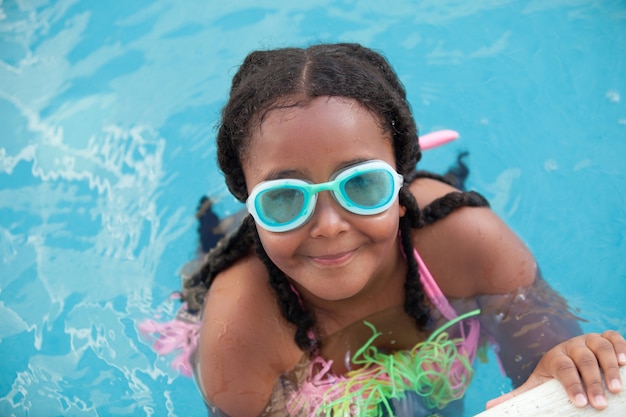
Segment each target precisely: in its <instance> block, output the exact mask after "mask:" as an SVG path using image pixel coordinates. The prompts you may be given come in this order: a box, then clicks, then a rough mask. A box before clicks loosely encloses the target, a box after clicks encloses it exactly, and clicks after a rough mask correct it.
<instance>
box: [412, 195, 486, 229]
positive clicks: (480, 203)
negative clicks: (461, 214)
mask: <svg viewBox="0 0 626 417" xmlns="http://www.w3.org/2000/svg"><path fill="white" fill-rule="evenodd" d="M461 207H489V202H488V201H487V200H486V199H485V197H483V196H482V195H480V194H478V193H477V192H475V191H469V192H461V191H454V192H451V193H448V194H446V195H444V196H443V197H440V198H438V199H436V200H435V201H433V202H432V203H430V204H429V205H428V206H426V207H424V210H422V215H421V223H422V224H423V225H424V226H426V225H429V224H433V223H434V222H436V221H437V220H441V219H443V218H444V217H446V216H447V215H449V214H450V213H452V212H453V211H455V210H457V209H459V208H461Z"/></svg>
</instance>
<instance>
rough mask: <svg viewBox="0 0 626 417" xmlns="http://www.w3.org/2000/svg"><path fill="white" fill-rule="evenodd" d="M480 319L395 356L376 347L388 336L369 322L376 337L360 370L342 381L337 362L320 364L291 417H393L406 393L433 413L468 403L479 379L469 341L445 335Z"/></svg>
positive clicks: (359, 355) (364, 350)
mask: <svg viewBox="0 0 626 417" xmlns="http://www.w3.org/2000/svg"><path fill="white" fill-rule="evenodd" d="M479 313H480V310H474V311H471V312H469V313H466V314H463V315H461V316H458V317H456V318H455V319H453V320H451V321H450V322H448V323H446V324H445V325H444V326H442V327H441V328H439V329H437V330H436V331H435V332H434V333H433V334H431V335H430V337H429V338H428V339H427V340H426V341H424V342H421V343H418V344H417V345H415V346H414V347H413V349H411V350H410V351H406V350H403V351H397V352H394V353H392V354H386V353H381V352H379V351H378V349H377V348H376V347H374V346H372V344H373V343H374V341H375V340H376V338H378V337H379V336H380V335H381V334H382V333H380V332H378V331H377V330H376V328H375V327H374V326H373V325H372V324H370V323H368V322H364V323H365V324H366V325H367V326H368V327H370V328H371V329H372V332H373V335H372V337H371V338H370V339H369V340H368V341H367V342H366V343H365V345H364V346H363V347H361V349H359V350H358V351H357V352H356V354H355V355H354V357H353V358H352V363H354V364H355V365H357V366H359V368H358V369H355V370H352V371H349V372H347V373H346V374H345V375H341V376H337V375H334V374H332V372H331V369H330V368H331V365H332V361H325V360H324V359H322V358H320V357H317V358H315V359H314V360H313V361H312V364H311V368H310V373H309V376H308V378H307V379H306V381H305V382H304V383H302V385H301V386H300V388H299V389H298V390H297V392H296V393H294V395H293V397H292V398H291V400H290V401H289V403H288V404H287V409H288V412H289V414H290V415H295V416H328V417H331V416H366V417H370V416H371V417H377V416H380V415H382V413H383V411H386V412H387V414H388V415H389V416H393V415H394V414H393V409H392V407H391V400H394V399H395V400H401V399H403V398H405V396H406V392H415V393H417V394H418V395H419V396H420V397H422V399H423V401H424V404H425V405H426V406H427V407H428V408H431V409H434V408H438V409H442V408H444V407H445V406H446V405H447V404H448V403H450V402H451V401H453V400H457V399H460V398H461V397H463V395H464V393H465V389H466V388H467V386H468V385H469V382H470V380H471V378H472V376H473V369H472V363H471V359H470V358H469V355H468V352H466V351H465V349H464V348H463V342H464V340H463V339H462V338H457V339H450V338H449V335H448V333H446V332H445V330H446V329H448V328H449V327H450V326H452V325H454V324H456V323H458V322H459V321H461V320H464V319H466V318H468V317H471V316H475V315H477V314H479ZM457 346H458V347H457ZM459 347H460V349H459ZM320 367H321V369H320Z"/></svg>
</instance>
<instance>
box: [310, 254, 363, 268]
mask: <svg viewBox="0 0 626 417" xmlns="http://www.w3.org/2000/svg"><path fill="white" fill-rule="evenodd" d="M354 252H355V251H349V252H343V253H338V254H334V255H323V256H312V257H311V259H312V260H313V262H315V263H316V264H318V265H321V266H340V265H343V264H345V263H346V262H348V261H349V260H350V258H352V256H353V255H354Z"/></svg>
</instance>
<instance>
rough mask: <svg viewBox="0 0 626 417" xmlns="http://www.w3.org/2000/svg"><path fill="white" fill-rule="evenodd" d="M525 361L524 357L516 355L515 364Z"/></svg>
mask: <svg viewBox="0 0 626 417" xmlns="http://www.w3.org/2000/svg"><path fill="white" fill-rule="evenodd" d="M523 359H524V357H523V356H522V355H515V362H518V363H519V362H521V361H522V360H523Z"/></svg>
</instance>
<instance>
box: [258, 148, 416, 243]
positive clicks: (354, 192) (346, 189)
mask: <svg viewBox="0 0 626 417" xmlns="http://www.w3.org/2000/svg"><path fill="white" fill-rule="evenodd" d="M403 181H404V179H403V177H402V175H400V174H398V173H397V172H396V171H395V170H394V169H393V168H392V167H391V166H390V165H389V164H388V163H386V162H384V161H381V160H377V159H375V160H371V161H366V162H361V163H358V164H355V165H352V166H350V167H348V168H345V169H343V170H341V171H339V172H337V173H335V174H334V175H333V176H332V178H331V180H330V181H328V182H323V183H320V184H312V183H309V182H307V181H303V180H298V179H278V180H269V181H263V182H261V183H259V184H258V185H257V186H256V187H254V189H253V190H252V193H250V196H249V197H248V198H247V200H246V208H247V209H248V212H249V213H250V214H252V217H253V218H254V220H255V222H256V223H257V224H258V225H259V226H261V227H262V228H264V229H265V230H268V231H270V232H287V231H289V230H293V229H296V228H298V227H300V226H302V225H303V224H305V223H306V222H307V221H308V220H309V219H310V218H311V216H312V215H313V213H314V211H315V205H316V203H317V193H319V192H321V191H330V192H331V193H332V195H333V197H334V198H335V200H336V201H337V202H338V203H339V205H341V207H343V208H344V209H346V210H348V211H349V212H351V213H355V214H361V215H374V214H378V213H382V212H383V211H385V210H387V209H388V208H389V207H391V206H392V205H393V203H394V201H395V200H396V197H397V195H398V192H399V191H400V188H401V187H402V184H403Z"/></svg>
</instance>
